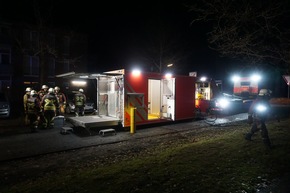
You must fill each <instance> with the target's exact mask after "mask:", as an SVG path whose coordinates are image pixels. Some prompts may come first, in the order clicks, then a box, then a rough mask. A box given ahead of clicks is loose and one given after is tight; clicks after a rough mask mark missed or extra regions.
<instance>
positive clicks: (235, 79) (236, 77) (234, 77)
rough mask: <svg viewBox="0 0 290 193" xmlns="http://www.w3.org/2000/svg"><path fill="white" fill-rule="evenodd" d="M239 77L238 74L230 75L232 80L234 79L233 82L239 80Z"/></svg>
mask: <svg viewBox="0 0 290 193" xmlns="http://www.w3.org/2000/svg"><path fill="white" fill-rule="evenodd" d="M240 79H241V77H239V76H237V75H234V76H233V77H232V81H234V82H237V81H239V80H240Z"/></svg>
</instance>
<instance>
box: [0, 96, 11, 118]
mask: <svg viewBox="0 0 290 193" xmlns="http://www.w3.org/2000/svg"><path fill="white" fill-rule="evenodd" d="M10 106H11V105H10V102H9V100H8V97H7V95H6V94H5V93H2V92H1V93H0V118H9V117H10Z"/></svg>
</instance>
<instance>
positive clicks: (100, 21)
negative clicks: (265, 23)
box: [0, 0, 226, 79]
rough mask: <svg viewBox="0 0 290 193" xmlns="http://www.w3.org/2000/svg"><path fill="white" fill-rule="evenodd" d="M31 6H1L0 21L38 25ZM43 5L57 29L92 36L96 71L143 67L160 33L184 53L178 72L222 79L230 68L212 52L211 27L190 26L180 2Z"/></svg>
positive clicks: (24, 1)
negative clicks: (225, 68) (208, 35)
mask: <svg viewBox="0 0 290 193" xmlns="http://www.w3.org/2000/svg"><path fill="white" fill-rule="evenodd" d="M32 2H33V1H32V0H19V1H16V0H10V1H7V2H2V3H1V4H2V5H1V7H0V17H4V18H10V19H15V20H24V21H34V11H33V6H32V5H33V3H32ZM39 2H41V3H42V4H41V7H42V9H41V12H42V13H44V14H46V15H47V14H50V15H51V21H53V24H54V25H55V26H59V27H63V28H65V29H67V28H69V29H73V30H77V31H80V32H83V33H87V34H88V35H89V52H90V57H89V63H90V65H91V69H92V70H94V71H97V72H102V71H104V70H107V69H115V68H123V67H130V66H132V65H135V64H138V63H139V62H140V63H142V61H141V58H140V56H142V54H143V50H144V49H148V42H150V41H151V40H153V39H156V37H158V36H157V34H158V30H159V29H162V33H163V34H164V36H167V37H168V38H169V39H172V40H175V41H178V44H179V46H180V51H181V52H183V53H184V55H183V59H181V60H180V61H179V63H178V64H177V65H178V67H179V68H178V69H179V73H182V74H188V73H189V72H191V71H197V72H198V75H207V76H211V77H213V78H215V79H220V78H221V76H220V75H219V74H218V73H217V71H218V69H220V67H221V66H225V65H226V64H225V63H224V61H223V60H222V59H221V58H220V57H218V55H217V54H216V53H215V52H214V51H212V50H210V49H209V48H208V46H207V42H206V35H205V34H206V32H207V30H208V29H207V28H205V27H204V26H202V25H201V24H195V25H190V22H191V19H192V15H191V14H190V13H189V12H188V9H187V8H186V7H185V6H184V2H183V1H182V0H174V1H161V0H156V1H150V0H147V1H146V0H140V1H106V2H101V1H87V0H83V1H64V0H63V1H61V0H59V1H51V0H50V1H49V0H39ZM51 2H52V3H51ZM52 4H53V6H52V9H50V8H49V7H50V6H51V5H52ZM46 18H49V17H47V16H46ZM176 37H178V39H177V38H176Z"/></svg>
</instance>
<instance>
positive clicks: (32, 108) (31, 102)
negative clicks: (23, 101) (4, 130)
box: [27, 96, 40, 114]
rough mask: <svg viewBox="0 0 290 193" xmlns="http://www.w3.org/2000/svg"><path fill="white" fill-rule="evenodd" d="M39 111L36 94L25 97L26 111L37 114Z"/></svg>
mask: <svg viewBox="0 0 290 193" xmlns="http://www.w3.org/2000/svg"><path fill="white" fill-rule="evenodd" d="M39 111H40V108H39V99H38V98H37V96H31V97H29V98H28V99H27V112H28V113H29V114H37V113H38V112H39Z"/></svg>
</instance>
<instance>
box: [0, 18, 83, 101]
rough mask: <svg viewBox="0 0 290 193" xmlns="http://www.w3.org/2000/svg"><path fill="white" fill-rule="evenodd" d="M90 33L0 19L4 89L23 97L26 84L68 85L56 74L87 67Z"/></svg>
mask: <svg viewBox="0 0 290 193" xmlns="http://www.w3.org/2000/svg"><path fill="white" fill-rule="evenodd" d="M87 49H88V38H87V35H86V34H81V33H77V32H74V31H69V30H65V29H52V28H47V27H44V26H37V25H30V24H27V23H14V22H5V21H0V91H2V92H7V93H9V94H10V95H11V96H12V98H11V100H12V99H13V100H15V101H17V102H18V101H19V100H20V99H21V100H22V96H23V94H24V90H25V88H26V87H32V88H33V89H35V90H39V89H40V88H41V86H42V85H43V84H46V85H48V86H49V87H54V86H56V85H57V86H59V87H60V88H61V89H68V87H69V83H68V82H66V81H64V80H63V79H56V78H55V75H57V74H62V73H67V72H71V71H75V72H86V71H87V53H88V51H87Z"/></svg>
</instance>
